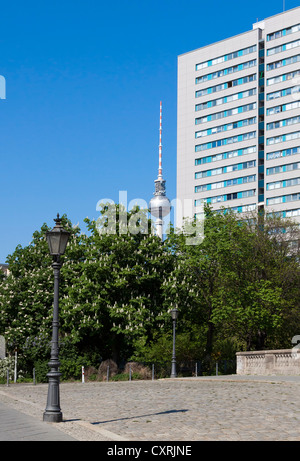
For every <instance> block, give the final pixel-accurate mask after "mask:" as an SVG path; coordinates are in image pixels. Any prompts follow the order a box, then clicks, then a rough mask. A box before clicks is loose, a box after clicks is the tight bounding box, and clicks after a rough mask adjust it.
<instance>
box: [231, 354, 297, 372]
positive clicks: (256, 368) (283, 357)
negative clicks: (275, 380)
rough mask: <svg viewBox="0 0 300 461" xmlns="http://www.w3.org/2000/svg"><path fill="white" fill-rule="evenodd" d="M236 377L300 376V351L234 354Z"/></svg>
mask: <svg viewBox="0 0 300 461" xmlns="http://www.w3.org/2000/svg"><path fill="white" fill-rule="evenodd" d="M236 373H237V375H300V350H299V349H298V348H293V349H280V350H274V351H251V352H237V353H236Z"/></svg>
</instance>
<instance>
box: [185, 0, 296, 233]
mask: <svg viewBox="0 0 300 461" xmlns="http://www.w3.org/2000/svg"><path fill="white" fill-rule="evenodd" d="M177 199H178V200H179V201H180V202H181V203H184V202H185V201H186V202H188V201H189V202H192V207H191V210H192V211H191V213H192V216H194V215H195V214H196V215H197V211H198V209H199V206H201V203H203V202H206V203H209V204H211V206H212V208H213V209H214V210H221V209H223V207H224V208H225V209H228V208H230V209H233V210H234V211H236V212H241V213H243V212H246V211H250V210H256V209H258V208H260V207H264V208H265V209H266V210H267V212H279V213H280V214H281V215H282V216H283V217H291V218H293V219H296V220H299V222H300V7H299V8H295V9H293V10H289V11H286V12H284V13H281V14H278V15H276V16H272V17H270V18H267V19H265V20H264V21H260V22H257V23H256V24H254V25H253V29H252V30H250V31H248V32H245V33H243V34H240V35H237V36H234V37H231V38H228V39H226V40H223V41H221V42H217V43H214V44H211V45H209V46H205V47H203V48H200V49H197V50H194V51H191V52H189V53H185V54H183V55H180V56H179V57H178V114H177ZM177 218H178V217H177ZM177 225H179V226H180V222H178V220H177Z"/></svg>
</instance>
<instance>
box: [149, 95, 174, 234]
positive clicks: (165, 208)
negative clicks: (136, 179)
mask: <svg viewBox="0 0 300 461" xmlns="http://www.w3.org/2000/svg"><path fill="white" fill-rule="evenodd" d="M161 132H162V103H161V102H160V119H159V161H158V177H157V179H156V180H155V181H154V184H155V192H154V194H153V195H154V197H152V199H151V200H150V204H149V208H150V213H151V215H152V216H154V217H155V218H156V222H155V225H156V235H158V236H159V237H160V238H161V239H162V238H163V224H164V222H163V218H164V217H165V216H167V215H168V214H169V213H170V211H171V202H170V200H169V199H168V197H167V196H166V181H165V180H164V179H163V177H162V166H161V157H162V146H161Z"/></svg>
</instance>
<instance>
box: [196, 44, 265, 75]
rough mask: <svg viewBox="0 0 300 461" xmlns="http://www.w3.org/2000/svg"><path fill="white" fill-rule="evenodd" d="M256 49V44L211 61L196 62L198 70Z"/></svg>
mask: <svg viewBox="0 0 300 461" xmlns="http://www.w3.org/2000/svg"><path fill="white" fill-rule="evenodd" d="M254 51H256V45H253V46H250V47H248V48H243V49H242V50H239V51H234V52H233V53H229V54H226V55H224V56H219V57H218V58H214V59H210V60H209V61H204V62H201V63H199V64H196V70H200V69H204V68H206V67H209V66H214V65H216V64H220V63H221V62H224V61H230V60H231V59H235V58H237V57H238V56H245V55H247V54H249V53H254Z"/></svg>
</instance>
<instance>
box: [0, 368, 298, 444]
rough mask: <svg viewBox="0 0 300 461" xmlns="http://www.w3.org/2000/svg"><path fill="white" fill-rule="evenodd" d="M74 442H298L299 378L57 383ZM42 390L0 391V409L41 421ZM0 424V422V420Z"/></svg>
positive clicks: (20, 386)
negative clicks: (24, 414)
mask: <svg viewBox="0 0 300 461" xmlns="http://www.w3.org/2000/svg"><path fill="white" fill-rule="evenodd" d="M60 394H61V395H60V397H61V409H62V412H63V418H64V421H63V422H62V423H57V424H55V428H56V429H59V430H60V431H62V432H64V433H65V434H68V435H69V436H71V437H73V438H74V439H76V440H82V441H84V440H90V441H92V440H99V441H101V440H102V441H172V440H173V441H202V440H203V441H204V440H209V441H221V440H225V441H231V440H232V441H300V424H299V423H300V376H298V377H286V378H283V377H282V378H280V377H237V376H236V375H233V376H227V377H211V378H209V377H207V378H204V377H200V378H191V379H179V378H177V379H173V380H171V379H166V380H157V381H130V382H109V383H106V382H103V383H99V382H89V383H81V382H77V383H62V384H61V385H60ZM46 399H47V384H37V385H33V384H12V385H9V386H8V387H7V386H5V385H1V386H0V404H1V403H2V404H4V405H6V406H7V405H9V407H10V408H14V409H15V410H19V411H21V412H23V413H26V414H27V415H31V416H34V417H35V418H36V419H37V420H40V421H42V415H43V412H44V410H45V406H46ZM0 421H1V416H0Z"/></svg>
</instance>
